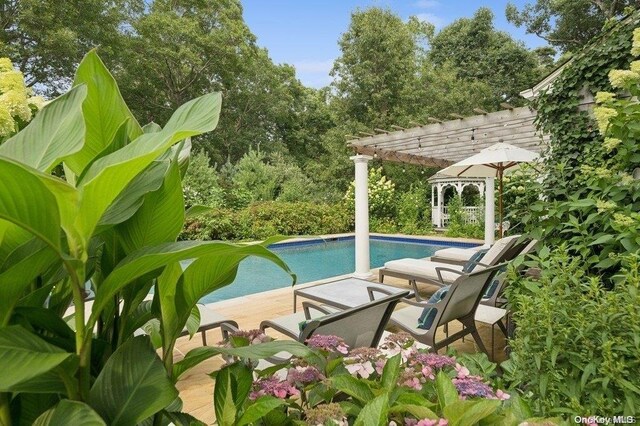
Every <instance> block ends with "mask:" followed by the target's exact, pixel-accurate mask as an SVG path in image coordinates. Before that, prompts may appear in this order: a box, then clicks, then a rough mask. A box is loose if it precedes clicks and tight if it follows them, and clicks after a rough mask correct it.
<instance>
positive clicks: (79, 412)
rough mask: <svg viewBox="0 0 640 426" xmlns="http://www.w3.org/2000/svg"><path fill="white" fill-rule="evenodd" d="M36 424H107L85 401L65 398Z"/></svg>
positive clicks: (96, 425)
mask: <svg viewBox="0 0 640 426" xmlns="http://www.w3.org/2000/svg"><path fill="white" fill-rule="evenodd" d="M33 425H34V426H67V425H83V426H106V423H105V422H104V420H102V418H101V417H100V416H99V415H98V413H96V412H95V411H93V409H92V408H91V407H89V406H88V405H87V404H85V403H84V402H80V401H70V400H68V399H63V400H62V401H60V402H59V403H58V405H56V406H55V407H54V408H51V409H49V410H47V411H45V412H44V413H42V415H41V416H40V417H38V418H37V419H36V421H35V422H34V423H33Z"/></svg>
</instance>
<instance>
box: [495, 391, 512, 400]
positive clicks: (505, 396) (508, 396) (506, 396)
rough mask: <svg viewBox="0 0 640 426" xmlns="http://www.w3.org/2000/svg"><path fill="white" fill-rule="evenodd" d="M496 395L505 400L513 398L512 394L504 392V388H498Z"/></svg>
mask: <svg viewBox="0 0 640 426" xmlns="http://www.w3.org/2000/svg"><path fill="white" fill-rule="evenodd" d="M496 396H497V397H498V399H501V400H503V401H506V400H507V399H509V398H511V395H509V394H508V393H506V392H503V391H502V390H500V389H498V390H497V391H496Z"/></svg>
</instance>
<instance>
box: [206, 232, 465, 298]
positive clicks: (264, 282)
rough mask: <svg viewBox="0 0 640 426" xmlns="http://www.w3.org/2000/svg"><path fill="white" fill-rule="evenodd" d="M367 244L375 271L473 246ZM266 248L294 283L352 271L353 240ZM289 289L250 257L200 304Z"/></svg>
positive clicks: (381, 240) (397, 241)
mask: <svg viewBox="0 0 640 426" xmlns="http://www.w3.org/2000/svg"><path fill="white" fill-rule="evenodd" d="M370 242H371V244H370V254H371V267H372V268H379V267H380V266H382V265H384V263H385V262H388V261H390V260H394V259H401V258H404V257H413V258H421V257H427V256H431V255H433V253H434V252H435V251H436V250H439V249H441V248H443V247H454V246H455V247H473V246H475V244H469V243H459V242H455V243H449V242H444V241H434V240H417V239H409V238H396V237H378V236H372V237H371V239H370ZM269 249H270V250H272V251H273V252H275V253H277V254H278V256H280V258H281V259H282V260H284V261H285V262H286V263H287V265H289V268H291V270H292V271H293V272H294V273H295V274H296V275H297V276H298V284H303V283H308V282H312V281H317V280H321V279H324V278H330V277H335V276H338V275H344V274H348V273H351V272H353V270H354V265H355V242H354V238H353V237H341V238H336V239H332V240H330V241H326V240H310V241H301V242H295V243H282V244H274V245H273V246H271V247H269ZM289 286H291V277H290V276H289V275H288V274H287V273H285V272H284V271H282V270H281V269H280V268H278V267H277V266H275V265H273V264H272V263H271V262H269V261H267V260H265V259H260V258H255V257H250V258H248V259H245V260H244V261H242V263H241V264H240V267H239V268H238V275H237V276H236V279H235V280H234V282H233V283H232V284H230V285H228V286H227V287H224V288H221V289H219V290H216V291H214V292H213V293H210V294H208V295H207V296H205V297H204V298H202V299H201V300H200V301H201V302H202V303H211V302H217V301H219V300H226V299H231V298H233V297H239V296H245V295H247V294H252V293H258V292H262V291H267V290H273V289H277V288H283V287H289Z"/></svg>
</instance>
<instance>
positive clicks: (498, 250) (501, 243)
mask: <svg viewBox="0 0 640 426" xmlns="http://www.w3.org/2000/svg"><path fill="white" fill-rule="evenodd" d="M520 237H521V235H512V236H510V237H504V238H501V239H499V240H498V241H496V242H495V243H494V244H493V245H492V246H491V248H490V249H489V251H488V252H487V254H485V255H484V257H483V258H482V263H484V264H485V265H493V264H495V262H496V258H497V257H498V256H500V255H502V254H503V251H504V249H505V247H506V246H507V245H508V244H511V242H512V241H513V240H517V239H518V238H520Z"/></svg>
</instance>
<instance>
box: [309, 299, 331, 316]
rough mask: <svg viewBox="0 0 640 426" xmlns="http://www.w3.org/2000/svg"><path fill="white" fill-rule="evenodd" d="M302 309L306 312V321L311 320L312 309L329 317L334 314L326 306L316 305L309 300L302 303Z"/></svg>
mask: <svg viewBox="0 0 640 426" xmlns="http://www.w3.org/2000/svg"><path fill="white" fill-rule="evenodd" d="M302 309H303V310H304V317H305V318H306V319H311V309H314V310H316V311H318V312H320V313H322V314H325V315H329V314H331V313H332V312H331V311H329V310H328V309H326V308H325V307H324V306H321V305H316V304H315V303H312V302H309V301H307V300H305V301H303V302H302Z"/></svg>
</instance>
